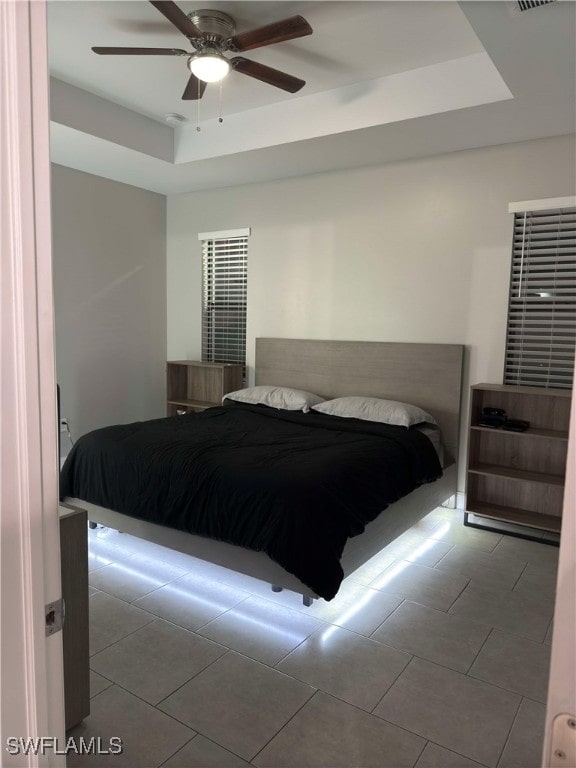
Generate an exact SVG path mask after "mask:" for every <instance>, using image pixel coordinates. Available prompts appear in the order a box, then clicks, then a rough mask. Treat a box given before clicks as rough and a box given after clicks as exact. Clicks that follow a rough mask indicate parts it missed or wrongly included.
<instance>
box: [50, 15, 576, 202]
mask: <svg viewBox="0 0 576 768" xmlns="http://www.w3.org/2000/svg"><path fill="white" fill-rule="evenodd" d="M178 5H179V6H180V8H182V10H184V11H185V12H187V13H188V12H191V11H192V10H194V9H195V8H197V7H198V6H197V5H196V4H194V3H191V2H179V3H178ZM204 5H208V7H210V8H216V9H219V10H222V11H225V12H226V13H229V14H230V15H232V16H233V17H234V18H235V19H236V23H237V31H240V32H241V31H244V30H247V29H251V28H254V27H258V26H261V25H263V24H267V23H270V22H272V21H276V20H279V19H283V18H286V17H288V16H292V15H295V14H301V15H303V16H305V18H306V19H307V20H308V21H309V23H310V24H311V26H312V28H313V30H314V33H313V34H312V35H311V36H308V37H304V38H301V39H299V40H294V41H290V42H284V43H279V44H277V45H272V46H267V47H264V48H260V49H257V50H254V51H249V52H247V53H246V54H245V56H246V58H249V59H252V60H254V61H260V62H262V63H265V64H267V65H269V66H272V67H275V68H277V69H280V70H282V71H285V72H289V73H290V74H293V75H295V76H297V77H300V78H303V79H305V80H306V86H305V87H304V88H303V89H302V90H301V91H299V92H298V93H296V94H288V93H285V92H284V91H282V90H279V89H277V88H274V87H272V86H269V85H267V84H264V83H261V82H259V81H257V80H254V79H252V78H249V77H245V76H242V75H240V74H239V73H236V72H233V73H231V75H230V76H229V77H228V78H226V80H225V81H224V85H223V88H222V116H223V118H224V119H223V122H222V123H220V122H219V121H218V119H217V117H218V114H219V109H220V103H219V102H220V98H219V97H220V93H219V91H220V89H219V87H218V85H216V84H213V85H208V87H207V89H206V93H205V95H204V98H203V99H202V100H201V101H200V102H199V104H197V103H196V102H190V101H182V100H181V98H180V97H181V94H182V91H183V90H184V86H185V85H186V82H187V79H188V76H189V72H188V70H187V69H186V60H185V59H184V58H180V57H158V56H150V57H144V56H139V57H130V56H126V57H120V56H118V57H116V56H106V57H103V56H97V55H96V54H94V53H93V52H92V51H91V46H93V45H103V46H140V47H167V48H184V49H188V48H189V44H188V41H187V40H186V38H185V37H184V36H182V35H181V34H180V33H179V32H178V30H176V29H175V28H174V27H173V26H172V25H171V24H170V22H168V21H167V20H166V19H165V18H164V16H162V15H161V14H160V13H159V12H158V11H157V10H156V8H154V7H153V6H152V5H151V4H150V3H148V2H142V0H133V1H132V2H116V0H106V1H105V2H92V1H91V0H64V1H63V0H49V3H48V44H49V61H50V73H51V77H52V81H51V109H52V159H53V160H54V162H56V163H60V164H62V165H67V166H70V167H73V168H78V169H79V170H84V171H88V172H90V173H96V174H98V175H101V176H105V177H108V178H112V179H116V180H119V181H124V182H127V183H130V184H135V185H136V186H142V187H144V188H146V189H151V190H154V191H158V192H162V193H164V194H171V193H180V192H185V191H189V190H195V189H203V188H207V187H217V186H227V185H231V184H240V183H250V182H255V181H262V180H266V179H272V178H281V177H286V176H291V175H299V174H303V173H316V172H321V171H326V170H330V169H335V168H344V167H351V166H355V165H363V164H369V163H374V162H387V161H390V160H398V159H404V158H409V157H417V156H423V155H428V154H434V153H437V152H447V151H453V150H457V149H465V148H469V147H477V146H487V145H491V144H498V143H506V142H510V141H518V140H525V139H532V138H541V137H545V136H553V135H562V134H567V133H573V132H574V131H575V121H576V117H575V115H576V106H575V92H576V88H575V72H576V65H575V52H576V43H575V36H576V21H575V3H574V2H573V1H572V0H564V1H562V0H560V1H559V2H554V3H551V4H549V5H547V6H543V7H541V8H536V9H533V10H530V11H525V12H522V13H520V12H518V11H516V10H515V4H514V3H513V2H508V1H507V0H495V1H493V2H475V1H471V2H461V3H458V2H454V1H452V0H447V1H445V2H439V1H437V0H427V1H425V2H412V1H411V0H396V2H379V1H374V2H364V1H358V2H346V1H342V2H332V1H331V0H326V1H325V2H269V1H268V0H265V1H262V2H207V0H206V2H205V4H204ZM198 106H199V113H198V112H197V108H198ZM170 112H176V113H179V114H181V115H183V116H184V117H186V118H187V120H188V123H187V124H186V125H185V126H184V127H183V128H178V129H176V130H175V131H174V130H173V129H172V128H171V127H169V126H168V125H167V124H166V123H165V122H164V116H165V114H166V113H170ZM197 127H199V128H200V129H201V130H200V131H198V130H197Z"/></svg>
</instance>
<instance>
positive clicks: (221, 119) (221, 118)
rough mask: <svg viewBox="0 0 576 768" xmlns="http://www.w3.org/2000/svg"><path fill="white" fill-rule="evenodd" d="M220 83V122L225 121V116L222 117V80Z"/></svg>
mask: <svg viewBox="0 0 576 768" xmlns="http://www.w3.org/2000/svg"><path fill="white" fill-rule="evenodd" d="M219 85H220V88H219V89H218V97H219V99H218V122H219V123H223V122H224V118H223V117H222V87H223V82H222V80H220V83H219Z"/></svg>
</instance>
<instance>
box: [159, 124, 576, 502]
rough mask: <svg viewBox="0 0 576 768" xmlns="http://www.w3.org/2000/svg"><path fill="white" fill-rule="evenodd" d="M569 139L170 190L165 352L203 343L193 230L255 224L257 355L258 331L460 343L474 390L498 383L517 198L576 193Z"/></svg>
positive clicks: (252, 260)
mask: <svg viewBox="0 0 576 768" xmlns="http://www.w3.org/2000/svg"><path fill="white" fill-rule="evenodd" d="M574 147H575V145H574V136H566V137H559V138H552V139H543V140H540V141H530V142H522V143H518V144H506V145H502V146H497V147H490V148H485V149H477V150H467V151H462V152H455V153H451V154H446V155H440V156H436V157H430V158H425V159H418V160H414V161H405V162H399V163H390V164H387V165H381V166H378V167H374V168H360V169H356V170H351V171H350V170H349V171H338V172H334V173H326V174H318V175H313V176H306V177H299V178H293V179H288V180H282V181H277V182H271V183H265V184H254V185H246V186H241V187H230V188H226V189H220V190H210V191H206V192H196V193H190V194H186V195H179V196H173V197H169V198H168V250H167V270H168V272H167V280H168V358H169V359H179V358H190V359H198V358H199V355H200V306H201V295H200V280H201V259H200V248H199V243H198V240H197V233H198V232H202V231H213V230H219V229H228V228H235V227H251V228H252V235H251V237H250V239H249V255H248V283H249V286H248V329H247V330H248V352H247V355H248V364H249V365H250V366H253V364H254V339H255V337H257V336H282V337H296V338H326V339H365V340H380V341H417V342H451V343H461V344H465V345H466V347H467V360H466V374H465V381H464V385H465V387H466V393H467V388H468V385H469V384H470V383H478V382H481V381H487V382H501V381H502V372H503V358H504V341H505V339H504V337H505V330H506V310H507V300H508V281H509V270H510V254H511V235H512V217H511V216H510V214H508V203H509V202H512V201H518V200H534V199H539V198H547V197H558V196H564V195H571V194H574V192H575V187H576V181H575V174H574V168H575V149H574ZM466 403H467V397H466ZM463 434H464V433H463ZM462 453H463V452H462ZM459 488H460V490H463V489H464V479H463V473H462V472H461V473H460V481H459Z"/></svg>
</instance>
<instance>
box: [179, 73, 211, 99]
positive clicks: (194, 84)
mask: <svg viewBox="0 0 576 768" xmlns="http://www.w3.org/2000/svg"><path fill="white" fill-rule="evenodd" d="M205 90H206V83H205V82H204V80H199V79H198V78H197V77H196V75H190V79H189V80H188V82H187V84H186V88H184V93H183V94H182V98H183V99H187V100H188V101H194V100H198V99H201V98H202V96H204V91H205Z"/></svg>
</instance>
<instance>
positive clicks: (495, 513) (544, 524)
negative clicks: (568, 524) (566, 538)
mask: <svg viewBox="0 0 576 768" xmlns="http://www.w3.org/2000/svg"><path fill="white" fill-rule="evenodd" d="M468 512H471V513H473V514H474V515H479V516H481V517H486V518H489V519H491V520H500V521H503V522H506V523H513V524H515V525H526V526H527V527H529V528H537V529H538V530H541V531H551V532H554V533H560V528H561V526H562V518H561V517H555V516H554V515H542V514H540V513H537V512H529V511H528V510H525V509H516V508H515V507H506V506H503V505H501V504H482V503H481V502H476V503H475V504H474V505H473V509H470V508H468Z"/></svg>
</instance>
